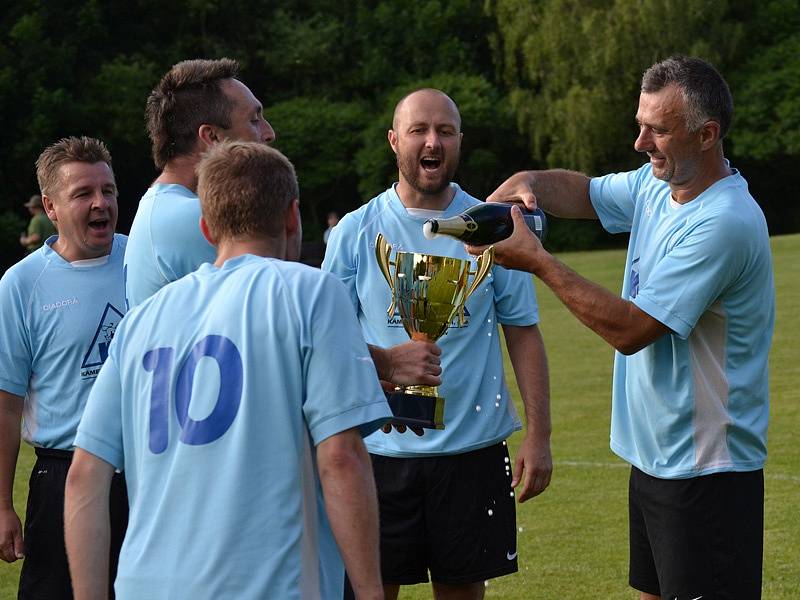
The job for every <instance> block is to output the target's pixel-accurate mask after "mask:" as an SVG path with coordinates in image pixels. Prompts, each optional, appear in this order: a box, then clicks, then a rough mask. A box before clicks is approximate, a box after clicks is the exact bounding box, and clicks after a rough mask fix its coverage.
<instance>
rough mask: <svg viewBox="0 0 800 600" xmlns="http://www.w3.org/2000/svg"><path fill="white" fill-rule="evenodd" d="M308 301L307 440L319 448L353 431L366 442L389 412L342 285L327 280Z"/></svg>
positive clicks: (326, 277)
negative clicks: (364, 438)
mask: <svg viewBox="0 0 800 600" xmlns="http://www.w3.org/2000/svg"><path fill="white" fill-rule="evenodd" d="M310 302H311V314H310V317H309V318H310V322H311V326H310V327H309V331H310V332H311V336H310V343H309V344H308V348H307V351H306V352H307V354H306V360H305V394H304V396H305V401H304V404H303V412H304V414H305V417H306V422H307V423H308V428H309V430H310V431H311V437H312V438H313V440H314V443H315V444H319V443H320V442H321V441H323V440H324V439H326V438H328V437H330V436H332V435H334V434H336V433H339V432H341V431H344V430H346V429H350V428H352V427H358V428H359V431H360V433H361V435H362V437H366V436H367V435H369V434H370V433H372V432H373V431H375V430H376V429H378V428H379V427H380V426H381V425H383V423H385V422H386V421H387V420H388V419H389V418H391V415H392V413H391V411H390V409H389V406H388V404H387V403H386V397H385V395H384V393H383V390H382V389H381V386H380V383H379V382H378V375H377V372H376V371H375V364H374V363H373V362H372V357H371V356H370V353H369V350H368V348H367V344H366V342H364V338H363V337H362V335H361V328H360V326H359V324H358V321H357V320H356V317H355V312H354V311H353V307H352V306H351V305H350V303H349V301H348V299H347V294H346V292H345V288H344V286H343V285H342V284H341V283H340V282H338V281H336V280H335V279H334V278H333V277H330V276H325V277H324V278H323V280H322V281H321V285H320V286H319V292H318V293H317V294H316V295H315V297H314V298H312V299H310ZM323 324H324V325H323Z"/></svg>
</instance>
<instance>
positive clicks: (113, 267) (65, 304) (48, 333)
mask: <svg viewBox="0 0 800 600" xmlns="http://www.w3.org/2000/svg"><path fill="white" fill-rule="evenodd" d="M57 239H58V236H51V237H50V238H48V240H47V243H45V245H44V246H42V247H41V248H39V249H38V250H36V251H35V252H33V253H32V254H30V255H28V256H27V257H26V258H25V259H23V260H22V261H20V262H18V263H17V264H16V265H14V266H13V267H11V268H10V269H9V270H8V271H6V273H5V275H3V278H2V280H0V347H2V349H3V351H2V352H1V353H0V389H2V390H4V391H6V392H9V393H11V394H16V395H17V396H24V397H25V404H24V406H23V421H22V438H23V439H24V440H25V441H26V442H29V443H30V444H33V445H34V446H41V447H43V448H54V449H58V450H72V443H73V441H74V440H75V432H76V431H77V428H78V422H79V421H80V418H81V414H83V407H84V405H85V404H86V399H87V397H88V396H89V390H90V389H91V388H92V384H93V383H94V381H95V378H96V377H97V373H98V372H99V371H100V367H101V366H102V364H103V361H105V359H106V356H107V355H108V346H109V343H110V342H111V338H113V337H114V331H115V330H116V327H117V324H118V323H119V322H120V321H121V320H122V315H123V314H124V313H125V284H124V282H123V279H122V256H123V253H124V252H125V242H126V241H127V238H126V237H125V236H124V235H120V234H116V235H115V236H114V242H113V245H112V248H111V254H110V255H108V256H103V257H100V258H96V259H91V260H82V261H76V262H73V263H70V262H67V261H66V260H64V259H63V258H62V257H61V255H59V254H58V253H57V252H56V251H55V250H53V248H52V244H53V242H55V241H56V240H57Z"/></svg>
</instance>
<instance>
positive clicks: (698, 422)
mask: <svg viewBox="0 0 800 600" xmlns="http://www.w3.org/2000/svg"><path fill="white" fill-rule="evenodd" d="M590 193H591V199H592V204H593V205H594V208H595V210H596V211H597V214H598V215H599V216H600V220H601V221H602V223H603V226H604V227H605V228H606V229H607V230H608V231H610V232H612V233H615V232H621V231H630V232H631V237H630V243H629V246H628V256H627V260H626V265H625V278H624V282H623V288H622V297H623V298H626V299H629V300H631V301H632V302H634V303H635V304H636V306H638V307H639V308H640V309H642V310H643V311H645V312H646V313H648V314H649V315H651V316H652V317H654V318H655V319H657V320H659V321H661V322H662V323H663V324H665V325H666V326H667V327H669V328H670V329H671V330H672V331H673V332H674V333H671V334H668V335H665V336H663V337H661V338H659V339H658V340H656V341H655V342H653V343H652V344H650V345H649V346H647V347H646V348H644V349H642V350H640V351H639V352H637V353H636V354H634V355H632V356H628V357H626V356H624V355H622V354H620V353H617V355H616V358H615V362H614V390H613V404H612V416H611V448H612V450H613V451H614V452H615V453H616V454H618V455H619V456H620V457H622V458H624V459H625V460H627V461H628V462H630V463H631V464H633V465H635V466H636V467H638V468H639V469H641V470H642V471H645V472H646V473H649V474H651V475H654V476H656V477H663V478H685V477H694V476H698V475H704V474H708V473H715V472H719V471H750V470H756V469H760V468H761V467H762V466H763V465H764V461H765V459H766V454H767V450H766V442H767V420H768V415H769V387H768V382H767V375H768V371H767V357H768V354H769V348H770V343H771V339H772V329H773V325H774V322H775V289H774V282H773V276H772V257H771V253H770V247H769V237H768V232H767V225H766V221H765V219H764V215H763V213H762V212H761V209H760V208H759V207H758V205H757V204H756V202H755V200H753V197H752V196H751V195H750V193H749V191H748V189H747V182H746V181H745V180H744V179H743V178H742V176H741V175H740V174H739V173H738V171H736V170H733V174H732V175H730V176H728V177H725V178H724V179H722V180H720V181H717V182H716V183H714V185H712V186H711V187H710V188H708V189H707V190H705V191H704V192H703V193H702V194H700V195H699V196H698V197H697V198H695V199H694V200H692V201H691V202H688V203H686V204H683V205H680V204H677V203H676V202H674V201H673V200H672V199H671V194H670V188H669V186H668V184H667V183H665V182H663V181H660V180H658V179H656V178H655V177H653V175H652V170H651V167H650V165H649V164H648V165H645V166H644V167H642V168H640V169H639V170H637V171H633V172H630V173H618V174H613V175H607V176H605V177H600V178H596V179H592V181H591V184H590Z"/></svg>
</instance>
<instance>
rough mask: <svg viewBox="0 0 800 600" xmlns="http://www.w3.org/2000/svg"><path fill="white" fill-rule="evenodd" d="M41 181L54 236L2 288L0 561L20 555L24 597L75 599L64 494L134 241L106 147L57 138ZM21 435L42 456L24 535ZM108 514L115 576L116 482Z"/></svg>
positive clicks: (119, 515)
mask: <svg viewBox="0 0 800 600" xmlns="http://www.w3.org/2000/svg"><path fill="white" fill-rule="evenodd" d="M36 175H37V178H38V180H39V187H40V189H41V192H42V200H43V203H44V208H45V210H46V211H47V215H48V217H49V218H50V219H51V220H52V221H53V222H54V223H56V224H57V226H58V235H57V236H55V237H51V238H50V239H48V240H47V243H45V244H44V246H42V247H41V248H40V249H38V250H36V251H35V252H33V253H32V254H30V255H28V256H27V257H26V258H25V259H24V260H22V261H20V262H19V263H17V264H16V265H14V266H13V267H11V268H10V269H9V270H8V271H7V272H6V273H5V275H4V276H3V278H2V280H0V308H1V309H2V310H0V345H2V347H3V348H4V351H3V353H2V355H0V558H2V559H3V560H5V561H7V562H12V561H14V560H17V559H20V558H24V559H25V562H24V563H23V565H22V572H21V575H20V583H19V598H21V599H27V598H31V599H39V598H47V599H48V600H62V599H63V600H68V599H71V598H72V591H71V587H70V579H69V571H68V567H67V557H66V553H65V552H64V529H63V528H64V524H63V514H64V486H65V481H66V476H67V470H68V468H69V465H70V461H71V459H72V455H73V443H74V440H75V433H76V430H77V427H78V422H79V421H80V418H81V415H82V414H83V408H84V405H85V403H86V399H87V397H88V395H89V390H90V389H91V387H92V385H93V384H94V381H95V378H96V377H97V373H98V372H99V370H100V366H101V365H102V364H103V362H104V361H105V359H106V356H107V354H108V345H109V343H110V342H111V339H112V338H113V337H114V331H115V330H116V327H117V324H118V323H119V321H120V320H121V319H122V315H123V314H124V312H125V302H124V282H123V276H122V255H123V252H124V250H125V242H126V239H127V238H126V237H125V236H123V235H119V234H115V233H114V228H115V226H116V222H117V187H116V183H115V180H114V172H113V171H112V170H111V156H110V154H109V152H108V149H107V148H106V147H105V145H104V144H103V143H102V142H101V141H99V140H96V139H93V138H88V137H71V138H65V139H62V140H60V141H59V142H57V143H55V144H53V145H51V146H49V147H48V148H46V149H45V150H44V151H43V152H42V154H41V155H40V156H39V159H38V160H37V161H36ZM20 420H21V421H22V432H21V434H20ZM20 437H22V439H24V440H25V441H26V442H28V443H30V444H31V445H33V446H34V448H35V451H36V456H37V458H36V464H35V465H34V467H33V473H32V475H31V480H30V491H29V493H28V507H27V513H26V519H25V535H24V538H23V535H22V528H21V525H20V521H19V518H18V517H17V514H16V512H15V511H14V506H13V502H12V489H13V481H14V471H15V466H16V461H17V455H18V452H19V445H20ZM105 502H106V510H109V497H108V496H106V498H105ZM110 511H111V548H112V551H111V556H110V564H111V573H112V576H113V572H114V571H115V568H116V557H117V554H118V551H119V546H120V544H121V542H122V537H123V535H124V532H125V523H126V521H127V498H126V495H125V486H124V480H123V479H122V478H121V477H120V476H117V477H115V478H114V483H113V486H112V488H111V494H110ZM108 554H109V553H108V550H106V563H108V562H109V555H108Z"/></svg>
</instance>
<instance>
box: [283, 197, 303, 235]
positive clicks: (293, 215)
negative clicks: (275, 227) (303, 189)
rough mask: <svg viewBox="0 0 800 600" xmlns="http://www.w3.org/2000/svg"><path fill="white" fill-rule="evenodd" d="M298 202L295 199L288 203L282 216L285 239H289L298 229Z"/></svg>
mask: <svg viewBox="0 0 800 600" xmlns="http://www.w3.org/2000/svg"><path fill="white" fill-rule="evenodd" d="M300 223H301V221H300V200H298V199H297V198H295V199H294V200H292V201H291V202H290V203H289V207H288V208H287V209H286V215H285V216H284V229H285V230H286V237H287V238H288V237H290V236H291V235H293V234H294V233H296V232H297V230H298V229H299V228H300Z"/></svg>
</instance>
